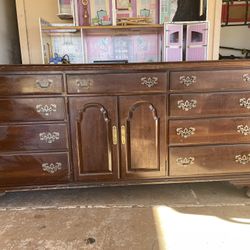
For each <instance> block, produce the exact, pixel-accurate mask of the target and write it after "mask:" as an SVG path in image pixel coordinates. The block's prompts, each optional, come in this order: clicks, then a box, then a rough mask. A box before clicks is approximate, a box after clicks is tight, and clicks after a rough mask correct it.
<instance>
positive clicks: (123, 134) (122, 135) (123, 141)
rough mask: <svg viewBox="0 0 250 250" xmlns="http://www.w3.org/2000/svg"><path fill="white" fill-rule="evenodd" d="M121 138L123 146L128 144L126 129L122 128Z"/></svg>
mask: <svg viewBox="0 0 250 250" xmlns="http://www.w3.org/2000/svg"><path fill="white" fill-rule="evenodd" d="M121 137H122V144H123V145H125V144H126V127H125V126H122V127H121Z"/></svg>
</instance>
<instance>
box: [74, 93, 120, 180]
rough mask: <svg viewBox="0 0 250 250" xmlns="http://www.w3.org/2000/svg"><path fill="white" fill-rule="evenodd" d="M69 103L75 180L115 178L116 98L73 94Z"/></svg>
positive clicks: (116, 173)
mask: <svg viewBox="0 0 250 250" xmlns="http://www.w3.org/2000/svg"><path fill="white" fill-rule="evenodd" d="M69 106H70V113H71V135H72V148H73V161H74V173H75V178H76V180H77V181H105V180H107V181H108V180H113V179H116V178H117V176H118V171H117V169H118V163H117V162H118V161H117V153H118V151H117V143H118V142H117V133H116V132H117V131H116V128H117V99H116V97H72V98H70V102H69Z"/></svg>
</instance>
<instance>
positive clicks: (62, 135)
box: [0, 124, 68, 152]
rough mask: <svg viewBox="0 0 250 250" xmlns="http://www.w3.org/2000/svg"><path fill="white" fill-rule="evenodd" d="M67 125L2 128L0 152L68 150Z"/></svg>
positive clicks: (0, 127) (0, 131) (10, 126)
mask: <svg viewBox="0 0 250 250" xmlns="http://www.w3.org/2000/svg"><path fill="white" fill-rule="evenodd" d="M67 137H68V136H67V129H66V125H65V124H51V125H47V124H46V125H44V124H39V125H19V126H17V125H9V126H0V152H9V151H28V150H66V149H67V148H68V143H67Z"/></svg>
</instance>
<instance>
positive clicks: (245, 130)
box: [237, 125, 250, 135]
mask: <svg viewBox="0 0 250 250" xmlns="http://www.w3.org/2000/svg"><path fill="white" fill-rule="evenodd" d="M237 132H238V133H240V134H243V135H250V127H249V126H247V125H245V126H244V125H238V126H237Z"/></svg>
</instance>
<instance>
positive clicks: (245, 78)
mask: <svg viewBox="0 0 250 250" xmlns="http://www.w3.org/2000/svg"><path fill="white" fill-rule="evenodd" d="M242 78H243V81H244V82H250V75H249V74H244V75H243V76H242Z"/></svg>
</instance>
